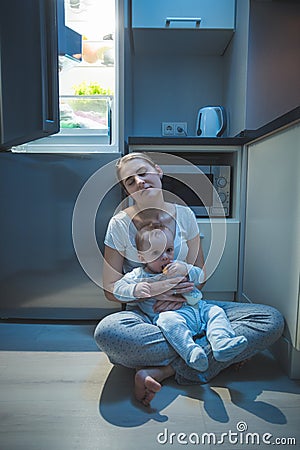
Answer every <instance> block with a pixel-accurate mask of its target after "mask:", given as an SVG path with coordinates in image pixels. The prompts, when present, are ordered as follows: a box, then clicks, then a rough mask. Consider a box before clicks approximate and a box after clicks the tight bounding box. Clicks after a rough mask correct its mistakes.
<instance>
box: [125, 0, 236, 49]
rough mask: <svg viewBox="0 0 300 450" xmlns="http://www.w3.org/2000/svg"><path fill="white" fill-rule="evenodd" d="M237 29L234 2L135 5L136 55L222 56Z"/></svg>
mask: <svg viewBox="0 0 300 450" xmlns="http://www.w3.org/2000/svg"><path fill="white" fill-rule="evenodd" d="M234 28H235V0H187V1H185V2H181V1H171V0H167V1H164V2H161V1H160V0H154V1H152V2H145V1H144V2H141V1H139V0H133V1H132V30H133V39H134V49H135V51H136V52H139V51H141V52H143V53H145V52H146V53H148V52H150V53H151V52H155V53H157V52H163V53H164V52H165V53H166V54H168V53H170V52H171V53H174V52H175V53H177V54H180V53H183V54H188V53H193V52H195V53H200V54H222V53H223V52H224V50H225V48H226V46H227V44H228V42H229V40H230V38H231V37H232V34H233V32H234ZM157 44H158V45H157Z"/></svg>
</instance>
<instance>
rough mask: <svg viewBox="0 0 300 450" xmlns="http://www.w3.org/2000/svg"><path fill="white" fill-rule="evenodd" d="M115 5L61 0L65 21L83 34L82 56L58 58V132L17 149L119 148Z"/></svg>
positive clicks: (109, 1) (103, 1)
mask: <svg viewBox="0 0 300 450" xmlns="http://www.w3.org/2000/svg"><path fill="white" fill-rule="evenodd" d="M119 4H121V2H119V1H118V0H64V6H65V25H66V26H67V27H69V28H71V29H72V30H74V31H75V32H77V33H79V34H80V35H81V37H82V54H81V60H80V59H79V60H78V59H76V58H70V57H66V56H63V55H60V56H59V98H60V105H59V107H60V132H59V133H58V134H56V135H53V136H50V137H47V138H43V139H39V140H37V141H33V142H29V143H26V144H24V145H21V146H18V147H16V148H15V151H22V152H47V153H49V152H51V153H52V152H58V153H61V152H63V153H66V152H72V153H74V152H76V153H77V152H79V153H84V152H89V153H90V152H107V151H109V152H114V151H116V152H117V151H119V150H118V140H119V136H118V134H119V133H118V130H119V120H118V118H119V101H120V100H119V92H120V89H119V86H120V84H119V73H120V70H119V69H120V68H119V64H118V61H119V58H118V54H119V45H118V44H119V38H120V33H119V30H118V27H117V24H118V20H117V17H118V14H119V9H118V5H119ZM78 56H79V57H80V55H78Z"/></svg>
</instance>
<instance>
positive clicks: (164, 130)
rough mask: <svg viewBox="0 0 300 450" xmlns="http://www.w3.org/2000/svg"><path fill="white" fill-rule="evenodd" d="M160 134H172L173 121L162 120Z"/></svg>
mask: <svg viewBox="0 0 300 450" xmlns="http://www.w3.org/2000/svg"><path fill="white" fill-rule="evenodd" d="M161 134H162V135H163V136H174V134H175V130H174V123H173V122H162V124H161Z"/></svg>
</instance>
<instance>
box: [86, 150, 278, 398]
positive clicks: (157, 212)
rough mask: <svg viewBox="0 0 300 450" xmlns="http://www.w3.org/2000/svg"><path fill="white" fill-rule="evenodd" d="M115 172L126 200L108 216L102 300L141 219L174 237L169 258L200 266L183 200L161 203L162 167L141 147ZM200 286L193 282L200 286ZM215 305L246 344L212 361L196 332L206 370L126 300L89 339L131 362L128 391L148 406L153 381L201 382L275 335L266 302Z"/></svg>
mask: <svg viewBox="0 0 300 450" xmlns="http://www.w3.org/2000/svg"><path fill="white" fill-rule="evenodd" d="M116 168H117V176H118V179H119V181H120V183H121V184H122V186H123V188H124V189H125V191H126V193H127V194H128V195H129V196H130V197H131V198H132V200H133V205H132V206H129V207H127V208H125V209H124V210H123V211H121V212H119V213H118V214H116V215H115V216H114V217H112V219H111V220H110V222H109V225H108V229H107V233H106V237H105V251H104V260H105V263H104V269H103V284H104V291H105V295H106V297H107V298H108V299H109V300H112V301H117V299H116V298H115V297H114V295H113V286H114V283H115V282H116V281H117V280H119V279H120V278H121V277H122V275H123V273H126V272H128V271H130V270H132V269H133V268H134V267H137V266H138V265H140V263H139V259H138V256H137V250H136V247H135V242H134V238H135V234H136V231H137V230H138V229H140V228H141V227H142V226H144V225H146V224H150V223H151V224H155V223H157V224H160V225H165V226H167V227H168V228H169V229H170V230H171V231H172V233H173V236H174V240H175V243H174V247H175V249H174V251H175V258H176V259H180V260H184V261H186V262H187V263H189V264H193V265H195V266H198V267H200V268H202V269H203V270H205V267H204V257H203V253H202V249H201V245H200V238H199V231H198V225H197V222H196V219H195V216H194V214H193V212H192V211H191V210H190V209H189V208H188V207H186V206H179V205H176V204H173V203H168V202H165V200H164V197H163V190H162V181H161V180H162V176H163V172H162V169H161V168H160V167H159V166H158V165H156V164H155V163H154V162H153V161H152V159H151V158H149V157H148V156H147V155H146V154H144V153H131V154H129V155H126V156H124V157H123V158H121V159H120V160H119V161H118V162H117V166H116ZM193 287H194V286H193V284H192V283H190V282H188V281H183V282H181V283H179V284H177V285H174V286H173V287H172V288H171V289H169V291H167V292H163V293H161V294H160V295H157V296H156V300H157V301H156V306H155V311H156V312H161V311H168V310H176V309H178V308H180V307H181V306H182V303H183V302H184V301H185V299H184V298H183V296H182V295H181V294H183V293H186V292H189V291H191V290H192V289H193ZM200 287H201V286H200ZM216 303H218V305H219V306H221V307H222V308H223V309H224V310H225V312H226V314H227V316H228V318H229V320H230V322H231V325H232V327H233V329H234V330H235V332H236V334H237V335H244V336H245V337H246V338H247V339H248V347H247V349H246V350H245V351H244V352H243V353H241V354H240V355H239V356H238V357H237V358H235V359H234V360H233V361H230V363H228V362H227V363H221V362H217V361H215V360H214V358H213V356H212V352H211V348H210V345H209V343H208V342H207V340H206V337H205V336H204V337H201V338H200V339H199V345H201V346H202V348H204V349H205V352H206V354H207V357H208V360H209V368H208V370H207V371H206V372H198V371H196V370H195V369H192V368H191V367H188V366H187V365H186V364H185V362H184V361H183V360H182V359H181V358H180V357H179V356H178V354H177V353H176V352H175V351H174V350H173V349H172V347H171V346H170V345H169V344H168V343H167V341H166V340H165V339H164V336H163V335H162V333H161V331H160V330H159V328H158V327H157V326H155V325H152V324H151V322H150V320H149V319H148V318H147V317H146V315H144V314H143V313H142V312H141V311H140V310H139V309H138V308H137V307H134V306H130V307H127V308H128V309H127V310H126V311H120V312H118V313H115V314H111V315H109V316H107V317H105V318H104V319H103V320H102V321H101V322H100V323H99V324H98V326H97V328H96V330H95V340H96V343H97V345H98V346H99V348H100V349H101V350H102V351H103V352H105V353H106V354H107V355H108V357H109V359H110V361H111V362H112V363H114V364H119V365H122V366H125V367H129V368H134V369H136V375H135V396H136V398H137V399H138V400H139V401H141V402H142V403H143V404H144V405H149V404H150V402H151V400H152V399H153V397H154V396H155V394H156V393H157V392H158V391H159V390H160V389H161V382H162V381H163V380H164V379H166V378H168V377H170V376H175V379H176V381H177V382H178V383H179V384H195V383H205V382H207V381H209V380H211V379H212V378H213V377H214V376H216V375H217V374H218V373H219V372H220V371H222V370H223V369H225V368H226V367H228V365H230V364H232V362H235V363H237V362H240V361H242V360H245V359H247V358H249V357H251V356H252V355H254V354H255V353H257V352H258V351H260V350H263V349H265V348H267V347H268V346H269V345H271V344H272V343H273V342H275V341H276V340H277V339H278V338H279V337H280V335H281V334H282V331H283V318H282V316H281V314H280V313H279V312H278V311H277V310H275V309H274V308H272V307H269V306H265V305H252V304H244V303H232V302H216Z"/></svg>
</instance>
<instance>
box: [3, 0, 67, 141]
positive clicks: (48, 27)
mask: <svg viewBox="0 0 300 450" xmlns="http://www.w3.org/2000/svg"><path fill="white" fill-rule="evenodd" d="M56 23H57V22H56V2H55V1H48V0H26V1H24V2H22V1H21V2H20V1H19V0H10V1H9V2H5V7H4V6H3V8H2V10H1V14H0V147H1V148H5V149H7V148H9V147H11V146H13V145H18V144H23V143H24V142H27V141H31V140H33V139H38V138H41V137H45V136H47V135H49V134H53V133H57V132H58V131H59V112H58V52H57V26H56Z"/></svg>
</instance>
